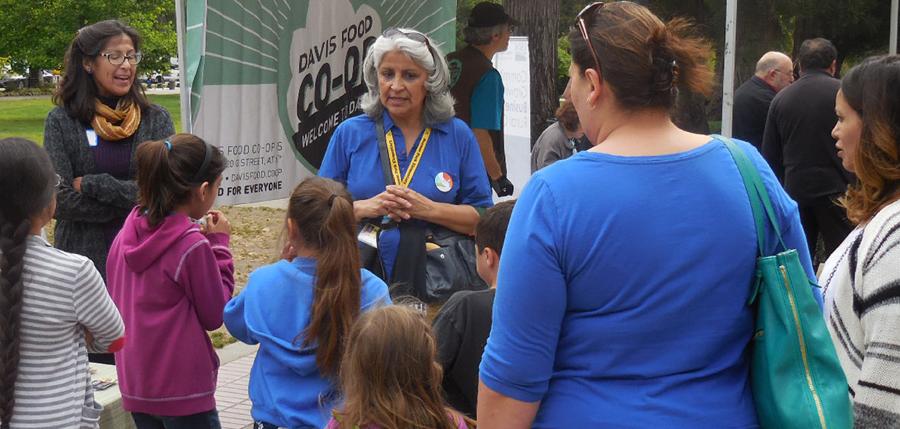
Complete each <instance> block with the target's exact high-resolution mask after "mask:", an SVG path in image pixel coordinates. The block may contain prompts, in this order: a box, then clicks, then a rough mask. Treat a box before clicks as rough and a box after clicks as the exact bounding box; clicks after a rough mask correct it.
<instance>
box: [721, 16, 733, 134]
mask: <svg viewBox="0 0 900 429" xmlns="http://www.w3.org/2000/svg"><path fill="white" fill-rule="evenodd" d="M736 30H737V0H728V3H727V4H726V6H725V50H724V56H725V67H724V68H723V70H722V135H723V136H726V137H731V118H732V115H731V113H732V110H733V109H734V44H735V39H736V36H735V32H736Z"/></svg>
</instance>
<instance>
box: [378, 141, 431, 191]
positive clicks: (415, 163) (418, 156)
mask: <svg viewBox="0 0 900 429" xmlns="http://www.w3.org/2000/svg"><path fill="white" fill-rule="evenodd" d="M429 137H431V128H425V132H423V133H422V140H419V148H418V149H416V153H415V154H414V155H413V157H412V160H411V161H410V162H409V168H407V169H406V174H405V175H404V176H403V179H402V180H401V179H400V162H399V161H397V146H396V144H394V132H393V131H388V133H387V135H385V136H384V140H385V142H386V143H387V148H388V151H387V152H388V158H390V160H391V174H393V176H394V183H395V184H397V185H399V186H403V187H404V188H406V187H408V186H409V183H410V182H412V178H413V175H414V174H416V169H417V168H419V161H421V160H422V154H423V153H425V146H426V145H427V144H428V138H429Z"/></svg>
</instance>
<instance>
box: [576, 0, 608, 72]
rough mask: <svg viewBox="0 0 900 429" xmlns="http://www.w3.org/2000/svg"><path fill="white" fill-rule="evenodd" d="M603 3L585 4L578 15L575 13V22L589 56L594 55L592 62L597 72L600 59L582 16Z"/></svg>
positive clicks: (599, 68) (590, 12)
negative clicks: (589, 53)
mask: <svg viewBox="0 0 900 429" xmlns="http://www.w3.org/2000/svg"><path fill="white" fill-rule="evenodd" d="M603 5H604V3H603V2H602V1H598V2H594V3H591V4H589V5H587V6H585V8H584V9H581V12H578V15H575V23H576V24H577V25H578V30H579V31H581V37H582V38H584V41H585V42H587V45H588V49H590V50H591V56H592V57H594V64H596V65H597V73H600V70H601V67H600V60H598V59H597V53H596V52H595V51H594V45H593V44H592V43H591V36H590V34H588V26H587V24H586V23H585V22H584V16H585V15H590V14H592V13H593V12H594V11H595V10H596V9H599V8H601V7H603Z"/></svg>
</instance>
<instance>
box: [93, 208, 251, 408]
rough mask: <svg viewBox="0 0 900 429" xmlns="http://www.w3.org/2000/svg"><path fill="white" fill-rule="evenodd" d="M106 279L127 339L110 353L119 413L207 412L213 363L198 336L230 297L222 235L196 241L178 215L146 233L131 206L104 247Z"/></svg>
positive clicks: (230, 268)
mask: <svg viewBox="0 0 900 429" xmlns="http://www.w3.org/2000/svg"><path fill="white" fill-rule="evenodd" d="M106 279H107V287H108V288H109V293H110V295H111V296H112V299H113V301H114V302H115V303H116V306H117V307H118V308H119V312H121V313H122V319H123V321H124V322H125V332H127V333H128V343H127V344H126V345H125V347H124V348H123V349H122V350H121V351H119V352H117V353H116V372H117V373H118V375H119V387H120V390H121V391H122V405H123V407H124V408H125V409H126V410H128V411H132V412H141V413H147V414H156V415H164V416H184V415H190V414H196V413H201V412H206V411H210V410H213V409H215V408H216V401H215V396H214V395H215V390H216V375H217V371H218V368H219V359H218V357H217V356H216V353H215V351H214V350H213V347H212V343H210V341H209V336H207V334H206V331H211V330H214V329H216V328H218V327H220V326H222V313H223V310H224V308H225V303H227V302H228V300H229V299H231V294H232V292H233V291H234V263H233V262H232V259H231V251H229V250H228V235H226V234H209V235H203V234H202V233H201V232H200V229H199V227H198V226H197V225H195V224H193V223H192V222H191V221H190V219H189V218H188V217H187V216H184V215H180V214H173V215H170V216H168V217H166V218H165V220H163V222H162V223H161V224H159V225H157V226H156V227H150V225H149V223H148V222H147V218H146V217H144V216H141V215H140V212H139V209H138V208H135V209H134V210H132V211H131V214H129V215H128V218H127V219H125V225H123V226H122V230H121V231H119V234H118V235H117V236H116V239H115V241H113V244H112V247H111V248H110V251H109V259H108V262H107V266H106Z"/></svg>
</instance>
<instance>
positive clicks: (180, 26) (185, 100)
mask: <svg viewBox="0 0 900 429" xmlns="http://www.w3.org/2000/svg"><path fill="white" fill-rule="evenodd" d="M184 15H185V14H184V0H175V31H176V34H177V38H178V39H177V45H178V81H179V82H180V88H179V89H180V94H181V96H180V101H181V131H182V132H184V133H190V132H193V129H194V126H193V125H194V124H192V123H191V88H190V83H189V82H188V78H187V67H186V66H187V60H186V59H185V57H184V44H185V28H184V23H185V16H184Z"/></svg>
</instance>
